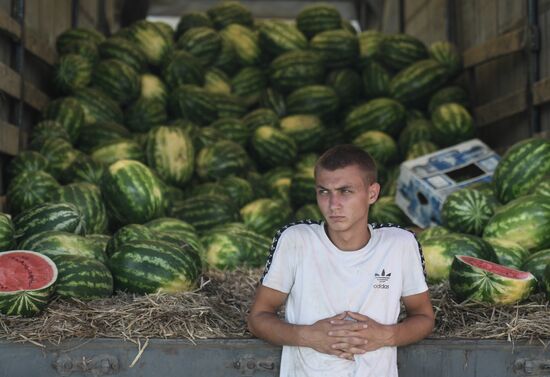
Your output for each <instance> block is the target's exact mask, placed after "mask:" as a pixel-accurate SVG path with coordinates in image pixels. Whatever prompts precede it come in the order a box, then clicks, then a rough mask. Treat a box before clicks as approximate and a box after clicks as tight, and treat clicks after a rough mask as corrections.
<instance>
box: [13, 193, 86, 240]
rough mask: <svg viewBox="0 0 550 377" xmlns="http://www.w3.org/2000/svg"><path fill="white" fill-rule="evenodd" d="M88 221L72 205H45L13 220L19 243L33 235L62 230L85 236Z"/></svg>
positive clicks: (40, 205) (62, 203)
mask: <svg viewBox="0 0 550 377" xmlns="http://www.w3.org/2000/svg"><path fill="white" fill-rule="evenodd" d="M85 221H86V219H85V218H84V216H83V215H82V213H81V212H80V210H79V208H78V207H77V206H76V205H75V204H72V203H68V202H60V203H44V204H39V205H37V206H35V207H32V208H29V209H27V210H25V211H23V212H21V213H20V214H18V215H17V216H15V217H14V219H13V225H14V227H15V238H16V239H17V240H18V242H20V241H22V240H25V239H27V238H29V237H30V236H32V235H33V234H36V233H40V232H44V231H47V230H60V231H65V232H69V233H75V234H83V233H84V232H85V231H86V222H85Z"/></svg>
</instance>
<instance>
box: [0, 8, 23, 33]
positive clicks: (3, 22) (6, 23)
mask: <svg viewBox="0 0 550 377" xmlns="http://www.w3.org/2000/svg"><path fill="white" fill-rule="evenodd" d="M0 30H1V31H2V32H4V33H6V34H8V35H9V36H10V37H11V38H13V39H15V40H19V39H20V38H21V26H19V24H18V23H17V22H16V21H15V20H14V19H13V18H11V17H10V15H9V14H7V13H6V12H5V11H3V10H0Z"/></svg>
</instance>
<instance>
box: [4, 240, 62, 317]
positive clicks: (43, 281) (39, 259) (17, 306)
mask: <svg viewBox="0 0 550 377" xmlns="http://www.w3.org/2000/svg"><path fill="white" fill-rule="evenodd" d="M56 280H57V267H56V266H55V263H54V262H53V261H52V260H51V259H50V258H48V257H46V256H44V255H41V254H38V253H35V252H33V251H25V250H14V251H7V252H3V253H0V313H3V314H6V315H21V316H24V317H32V316H35V315H37V314H38V313H40V312H41V311H42V310H43V309H44V308H45V307H46V305H47V304H48V300H49V298H50V296H51V294H52V293H53V290H54V286H55V282H56Z"/></svg>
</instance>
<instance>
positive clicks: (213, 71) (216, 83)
mask: <svg viewBox="0 0 550 377" xmlns="http://www.w3.org/2000/svg"><path fill="white" fill-rule="evenodd" d="M203 88H204V89H206V90H207V91H209V92H213V93H231V79H230V78H229V76H228V75H227V73H225V72H224V71H222V70H221V69H218V68H210V69H208V70H206V72H205V73H204V85H203Z"/></svg>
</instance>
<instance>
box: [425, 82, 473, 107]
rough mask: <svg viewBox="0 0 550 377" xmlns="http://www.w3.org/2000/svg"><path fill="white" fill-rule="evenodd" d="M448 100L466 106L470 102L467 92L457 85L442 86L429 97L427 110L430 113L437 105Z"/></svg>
mask: <svg viewBox="0 0 550 377" xmlns="http://www.w3.org/2000/svg"><path fill="white" fill-rule="evenodd" d="M450 102H454V103H458V104H459V105H462V106H464V107H465V108H468V107H469V104H470V97H469V96H468V93H467V92H466V91H465V90H464V89H463V88H461V87H460V86H458V85H451V86H446V87H443V88H441V89H439V90H438V91H437V92H435V93H434V94H433V95H432V96H431V97H430V102H429V103H428V112H429V113H430V114H431V113H433V112H434V111H435V109H437V108H438V107H439V106H441V105H443V104H446V103H450Z"/></svg>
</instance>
